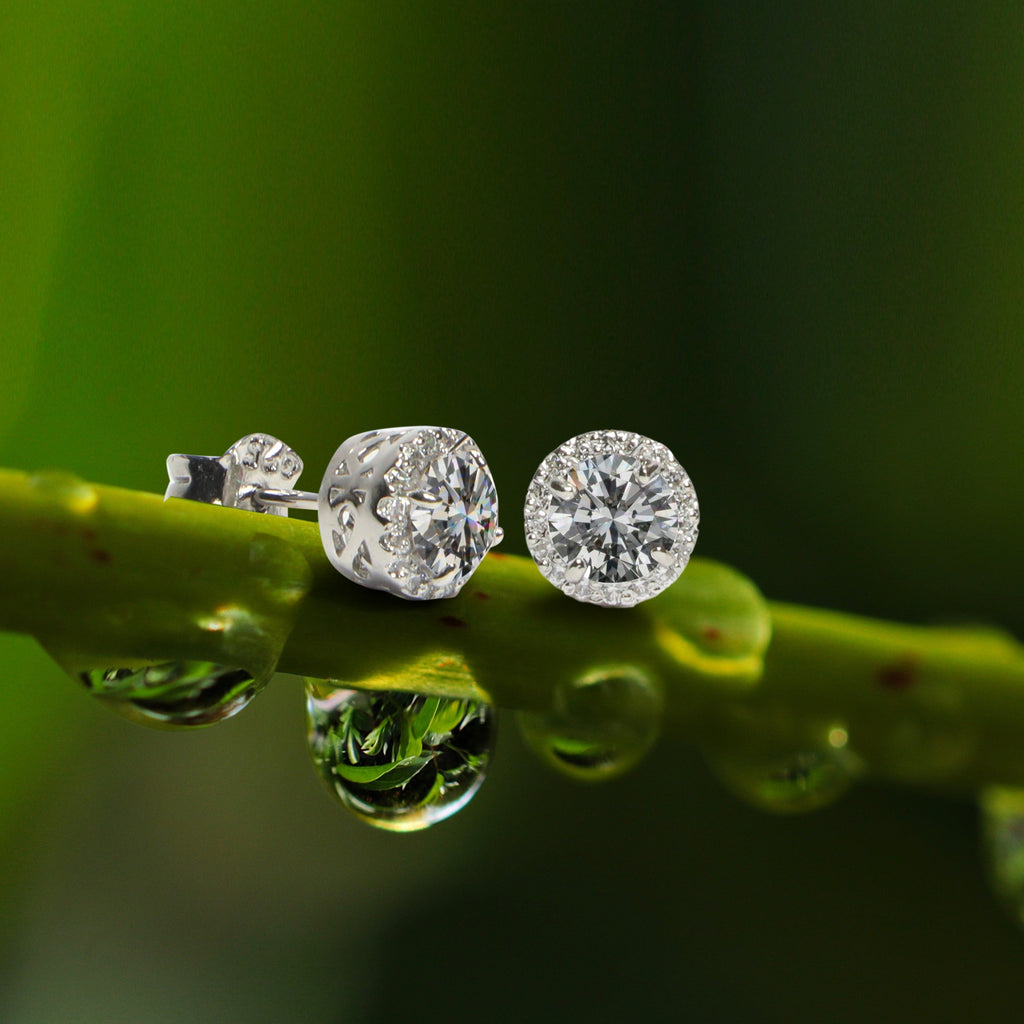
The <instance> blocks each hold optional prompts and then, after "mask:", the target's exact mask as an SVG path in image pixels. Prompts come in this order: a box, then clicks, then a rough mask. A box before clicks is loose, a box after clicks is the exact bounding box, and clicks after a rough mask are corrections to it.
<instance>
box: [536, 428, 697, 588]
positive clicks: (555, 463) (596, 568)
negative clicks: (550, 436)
mask: <svg viewBox="0 0 1024 1024" xmlns="http://www.w3.org/2000/svg"><path fill="white" fill-rule="evenodd" d="M699 518H700V513H699V509H698V506H697V495H696V493H695V492H694V489H693V484H692V483H691V482H690V478H689V477H688V476H687V474H686V470H684V469H683V467H682V466H681V465H680V464H679V463H678V461H677V460H676V458H675V456H674V455H673V454H672V452H670V451H669V450H668V448H666V447H665V446H664V445H663V444H659V443H658V442H657V441H652V440H651V439H650V438H648V437H643V436H642V435H640V434H633V433H630V432H628V431H624V430H595V431H591V432H590V433H586V434H580V435H579V436H577V437H574V438H571V439H570V440H568V441H566V442H565V443H564V444H562V445H559V447H558V448H556V449H555V450H554V451H553V452H552V453H551V454H550V455H549V456H548V457H547V458H546V459H545V460H544V461H543V462H542V463H541V464H540V466H539V467H538V469H537V472H536V473H535V474H534V477H533V480H532V482H531V483H530V487H529V490H528V491H527V496H526V511H525V520H526V543H527V546H528V547H529V549H530V554H531V555H533V558H534V561H535V562H536V563H537V566H538V567H539V569H540V571H541V572H542V573H543V574H544V576H545V577H546V578H547V579H548V580H550V581H551V582H552V583H553V584H554V585H555V586H556V587H558V588H559V589H560V590H562V591H563V592H564V593H566V594H568V595H569V596H570V597H574V598H576V600H578V601H586V602H588V603H589V604H599V605H605V606H608V607H629V606H631V605H635V604H636V603H637V602H639V601H646V600H647V599H648V598H651V597H654V596H655V595H656V594H659V593H661V591H662V590H664V589H665V588H666V587H667V586H668V585H669V584H670V583H672V582H674V581H675V580H676V579H677V578H678V577H679V575H680V573H682V571H683V570H684V569H685V568H686V563H687V562H688V561H689V559H690V553H691V552H692V551H693V547H694V545H695V544H696V543H697V524H698V521H699Z"/></svg>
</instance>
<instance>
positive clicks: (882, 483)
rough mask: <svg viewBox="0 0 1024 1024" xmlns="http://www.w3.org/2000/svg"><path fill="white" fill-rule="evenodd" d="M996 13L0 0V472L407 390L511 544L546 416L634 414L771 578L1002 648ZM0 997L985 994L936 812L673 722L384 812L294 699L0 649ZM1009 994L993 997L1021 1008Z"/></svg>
mask: <svg viewBox="0 0 1024 1024" xmlns="http://www.w3.org/2000/svg"><path fill="white" fill-rule="evenodd" d="M1022 97H1024V7H1022V6H1021V5H1020V4H1018V3H999V2H994V0H978V2H976V3H973V4H971V5H963V4H955V3H949V2H945V0H939V2H936V0H931V2H927V3H925V2H916V3H914V2H910V3H901V4H890V3H881V2H869V3H858V4H828V5H825V4H820V3H792V4H781V5H780V4H763V3H759V2H754V0H749V2H746V3H739V2H737V3H726V4H722V3H711V2H703V3H702V2H693V3H679V4H675V5H658V6H653V5H645V4H637V5H633V4H621V5H618V4H617V5H609V4H575V5H561V4H559V5H555V4H529V3H517V4H486V3H463V4H458V5H444V6H440V5H438V6H435V5H427V4H411V3H408V4H393V3H388V4H352V3H339V2H324V3H321V4H314V3H303V4H280V5H278V4H256V5H253V4H242V3H238V2H225V0H204V2H180V0H179V2H176V3H170V2H166V0H161V2H157V0H150V2H143V0H136V2H128V0H123V2H105V3H96V2H85V0H68V2H66V3H63V4H59V5H57V4H46V3H42V4H38V3H27V2H19V0H11V2H7V3H4V4H2V5H0V440H2V443H3V457H2V460H0V461H2V462H3V463H4V464H6V465H11V466H15V467H22V468H25V469H36V468H41V467H51V466H57V467H61V468H65V469H69V470H72V471H74V472H76V473H78V474H80V475H82V476H84V477H86V478H88V479H92V480H96V481H101V482H105V483H111V484H119V485H123V486H129V487H136V488H141V489H144V490H150V491H162V490H163V487H164V485H165V478H164V468H163V463H164V458H165V456H166V455H167V453H169V452H171V451H185V452H196V453H219V452H221V451H223V450H224V449H225V448H226V447H227V446H228V445H229V444H231V443H232V442H233V441H234V440H236V439H237V438H238V437H240V436H242V435H243V434H246V433H248V432H250V431H253V430H266V431H270V432H272V433H274V434H276V435H277V436H279V437H282V438H284V439H285V440H286V441H287V442H288V443H289V444H291V445H292V446H294V447H295V448H296V449H298V451H299V452H300V453H301V454H302V455H303V457H304V459H305V461H306V466H307V471H306V478H305V482H306V483H307V485H311V486H315V485H316V482H317V480H318V478H319V467H321V466H322V465H324V464H325V462H326V460H327V458H328V457H329V455H330V454H331V453H332V452H333V450H334V448H335V447H336V446H337V444H338V443H339V442H340V441H341V440H342V439H344V438H345V437H347V436H348V435H350V434H352V433H354V432H356V431H358V430H363V429H369V428H371V427H374V426H388V425H393V424H405V423H421V422H422V423H434V422H436V423H444V424H449V425H453V426H459V427H463V428H465V429H467V430H469V431H470V432H471V433H472V434H473V435H474V437H475V438H476V439H477V441H478V442H479V443H480V444H481V446H482V448H483V449H484V451H485V452H486V453H487V455H488V459H489V461H490V463H491V465H492V466H493V467H494V468H495V472H496V475H497V478H498V484H499V490H500V494H501V497H502V500H503V510H504V523H505V526H506V529H507V530H508V533H509V540H508V541H507V543H508V545H509V547H510V549H512V550H517V551H520V552H525V545H524V542H523V538H522V533H521V528H520V526H519V525H517V524H518V522H519V521H520V519H519V516H520V513H519V509H520V502H521V496H522V495H523V493H524V491H525V488H526V485H527V483H528V481H529V478H530V476H531V474H532V472H533V470H534V468H535V467H536V464H537V463H538V462H539V461H540V459H541V457H542V456H544V455H545V454H546V453H547V452H548V451H550V450H551V449H552V448H553V447H555V446H556V445H557V444H558V443H560V442H561V441H563V440H564V439H566V438H567V437H569V436H571V435H573V434H576V433H579V432H581V431H584V430H589V429H594V428H598V427H606V426H608V427H621V428H626V429H631V430H636V431H640V432H643V433H646V434H649V435H651V436H654V437H657V438H659V439H660V440H663V441H664V442H666V443H667V444H669V445H670V446H671V447H672V448H673V449H674V450H675V452H676V454H677V455H678V456H679V457H680V459H681V460H682V462H683V463H684V465H685V466H686V467H687V469H688V470H689V472H690V474H691V475H692V477H693V479H694V481H695V483H696V486H697V489H698V493H699V495H700V499H701V509H702V531H701V541H700V544H699V546H698V552H697V553H698V554H699V555H703V556H706V557H714V558H719V559H722V560H724V561H727V562H729V563H731V564H733V565H735V566H736V567H737V568H739V569H741V570H742V571H744V572H746V573H747V574H749V575H750V576H751V578H752V579H753V580H754V581H755V582H756V583H757V584H758V585H759V586H760V587H761V588H762V589H763V590H764V592H765V593H766V594H767V595H769V596H770V597H773V598H781V599H786V600H794V601H800V602H803V603H808V604H821V605H826V606H832V607H838V608H842V609H846V610H849V611H857V612H862V613H866V614H873V615H884V616H889V617H895V618H901V619H905V620H907V621H914V622H931V621H936V620H939V619H955V620H981V621H991V622H994V623H998V624H1001V625H1003V626H1006V627H1008V628H1010V629H1011V630H1014V631H1015V632H1016V633H1017V635H1018V636H1021V635H1024V602H1022V600H1021V597H1022V584H1021V571H1020V567H1021V565H1022V564H1024V531H1022V530H1021V526H1020V524H1021V511H1022V508H1024V444H1022V440H1021V411H1022V400H1024V345H1022V338H1024V305H1022V299H1024V276H1022V270H1024V102H1022ZM0 648H2V650H3V655H4V659H5V660H4V663H5V665H6V666H7V667H6V671H5V672H4V673H3V675H2V677H0V702H2V703H0V707H2V714H0V814H2V824H0V901H2V915H0V920H2V929H3V930H2V936H0V1018H2V1019H3V1020H4V1021H5V1024H29V1022H33V1024H34V1022H48V1024H49V1022H54V1021H60V1022H62V1024H63V1022H93V1021H103V1022H105V1024H110V1022H121V1021H125V1022H128V1021H131V1022H138V1021H147V1022H149V1021H152V1022H164V1021H167V1022H178V1021H183V1020H189V1021H204V1022H205V1021H232V1022H238V1021H245V1022H249V1021H252V1022H263V1021H267V1022H280V1021H291V1020H294V1021H311V1022H312V1021H316V1022H358V1021H368V1022H375V1021H383V1022H390V1021H399V1020H401V1021H406V1020H409V1019H410V1018H412V1017H414V1016H415V1015H421V1016H422V1017H424V1018H426V1019H431V1018H435V1017H440V1016H450V1017H461V1016H469V1015H472V1016H474V1017H478V1018H480V1019H484V1020H493V1021H523V1020H533V1021H547V1020H558V1021H566V1020H573V1021H575V1020H593V1021H604V1020H609V1021H610V1020H623V1019H624V1020H636V1019H650V1020H686V1021H747V1022H749V1021H766V1022H776V1021H778V1022H804V1021H808V1022H810V1021H814V1022H817V1021H822V1020H832V1021H851V1022H853V1021H857V1022H861V1021H864V1020H868V1019H870V1020H874V1021H882V1022H887V1021H903V1020H907V1019H910V1020H923V1019H928V1020H931V1021H959V1020H967V1019H970V1020H988V1019H996V1017H997V1016H1000V1017H1005V1016H1008V1015H1010V1014H1012V1015H1013V1016H1014V1017H1015V1016H1017V1015H1019V979H1020V976H1021V971H1022V969H1024V935H1021V934H1019V933H1018V931H1017V930H1016V929H1015V928H1014V927H1013V925H1012V924H1011V922H1010V921H1009V920H1008V919H1007V918H1005V917H1004V916H1003V914H1002V912H1001V911H1000V910H999V908H998V907H997V906H996V905H995V903H994V901H993V900H992V899H990V897H989V895H988V893H987V890H986V887H985V880H984V871H983V867H982V864H981V861H980V858H979V856H978V849H977V840H976V821H975V813H974V810H973V808H972V807H971V806H970V805H968V804H964V803H957V802H954V801H950V800H946V799H940V798H935V797H929V796H927V795H923V794H919V793H914V792H909V791H901V790H890V789H883V788H880V787H866V788H863V789H861V790H858V791H857V792H855V793H854V794H853V795H852V796H850V797H848V798H847V799H846V800H845V801H843V802H842V803H840V804H839V805H837V806H835V807H833V808H831V809H829V810H827V811H823V812H819V813H818V814H816V815H812V816H809V817H806V818H800V819H776V818H771V817H767V816H764V815H761V814H758V813H756V812H754V811H751V810H747V809H746V808H745V807H743V806H741V805H739V804H737V803H736V802H735V800H734V799H733V798H732V797H730V796H728V795H727V794H726V793H724V792H723V791H722V790H720V789H719V788H718V787H717V786H716V785H715V784H714V782H713V781H712V780H711V779H710V778H709V776H708V774H707V771H706V769H705V768H704V767H703V765H702V763H701V762H700V760H699V758H698V757H697V756H696V755H695V754H694V753H693V751H692V750H690V749H689V748H687V747H684V746H683V745H681V744H680V743H679V742H678V741H674V740H673V739H672V738H671V737H666V738H665V739H663V741H662V743H661V744H660V745H659V747H658V748H657V749H656V751H655V753H654V754H653V755H652V756H651V757H650V759H649V760H648V761H647V762H646V763H645V764H644V765H643V766H642V767H641V768H639V769H638V770H636V771H635V772H634V773H632V774H631V775H629V776H627V777H625V778H623V779H621V780H619V781H616V782H613V783H610V784H607V785H605V786H602V787H594V788H587V787H583V786H580V785H578V784H574V783H571V782H569V781H563V780H561V779H559V778H556V777H552V776H550V775H549V774H548V773H547V772H546V771H545V770H544V769H543V768H542V767H541V766H539V765H536V764H535V763H534V762H533V761H532V759H531V758H530V757H529V756H527V754H526V753H525V752H524V751H523V749H522V747H521V745H520V743H519V740H518V738H517V736H516V735H515V730H514V728H513V727H512V726H513V723H512V722H511V721H506V722H505V723H504V725H505V728H504V730H503V734H502V736H501V739H500V746H499V751H498V757H497V758H496V759H495V761H494V763H493V767H492V770H491V777H490V779H489V781H488V783H487V784H486V785H485V787H484V788H483V790H482V791H481V793H480V795H479V796H478V797H477V798H476V800H475V801H474V802H473V804H472V805H470V807H469V808H468V809H467V810H466V811H464V812H463V813H462V814H460V815H459V816H458V817H457V818H455V819H453V820H451V821H450V822H448V823H446V824H443V825H441V826H440V827H438V828H436V829H434V830H432V831H430V832H428V833H424V834H422V835H413V836H394V835H389V834H383V833H381V834H378V833H376V832H374V831H372V830H370V829H368V828H366V827H365V826H363V825H361V824H360V823H359V822H357V821H356V820H354V819H351V820H350V819H349V818H348V817H346V816H345V815H344V813H343V812H342V811H341V810H340V809H339V808H337V807H335V806H334V805H333V804H332V802H331V801H330V799H329V797H328V796H327V795H326V794H325V793H324V792H323V791H322V789H321V787H320V784H319V782H318V781H317V779H316V777H315V775H314V772H313V770H312V767H311V765H310V764H309V763H308V760H307V756H306V753H305V749H304V738H303V733H304V725H303V717H302V699H301V689H300V686H299V683H298V681H297V680H295V679H293V678H287V677H280V678H278V680H277V681H276V682H275V684H274V685H273V686H272V687H271V688H270V690H269V691H268V692H267V693H266V694H265V695H264V696H263V697H262V698H261V699H260V700H258V701H257V702H256V703H255V704H254V705H253V706H252V707H251V708H250V709H249V710H248V711H246V712H245V713H244V714H242V715H241V716H239V717H238V718H237V719H235V720H232V721H231V722H229V723H227V724H226V725H223V726H220V727H217V728H213V729H210V730H206V731H200V732H197V733H190V734H186V735H168V734H163V733H158V732H155V731H153V732H150V731H147V730H143V729H140V728H139V727H137V726H132V725H129V724H128V723H126V722H122V721H121V720H119V719H117V718H116V717H115V716H112V715H110V714H109V712H107V711H106V710H104V709H103V708H101V707H100V706H98V705H97V704H95V703H94V702H91V701H90V700H89V699H88V698H87V697H86V695H85V694H84V693H83V692H81V691H80V690H79V689H77V688H76V687H75V686H74V684H73V683H72V682H71V681H70V680H69V679H67V678H65V677H62V676H61V674H60V672H59V671H58V670H57V669H56V668H55V667H54V666H53V665H52V664H51V663H50V662H49V661H48V659H47V658H46V657H45V656H44V655H43V654H42V653H41V652H40V651H39V650H38V648H36V647H35V645H34V644H33V643H32V642H31V641H29V640H27V639H26V638H23V637H9V636H0ZM1011 1019H1012V1018H1011Z"/></svg>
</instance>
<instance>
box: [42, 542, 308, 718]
mask: <svg viewBox="0 0 1024 1024" xmlns="http://www.w3.org/2000/svg"><path fill="white" fill-rule="evenodd" d="M253 554H254V560H255V564H256V565H260V564H261V559H263V557H264V556H266V557H268V558H270V560H271V561H275V560H277V559H279V558H285V556H286V555H287V552H285V551H284V550H283V549H280V548H278V547H277V546H275V545H269V547H264V546H263V545H255V546H254V552H253ZM256 555H259V558H256V557H255V556H256ZM285 563H286V565H287V564H290V559H288V558H285ZM295 569H296V574H293V575H292V576H291V577H288V576H284V577H281V576H278V575H277V574H274V576H273V583H271V581H270V580H268V582H267V584H266V586H265V587H264V588H262V589H261V597H262V598H263V599H264V600H263V603H264V604H265V606H266V607H267V608H268V609H270V610H277V611H280V613H281V614H280V615H277V614H273V615H271V614H260V613H257V612H255V611H254V610H253V609H250V608H245V607H242V606H241V605H237V604H223V605H219V606H217V607H216V608H212V609H210V610H208V611H205V612H201V613H197V614H191V615H190V614H188V613H186V612H185V611H184V610H183V609H181V608H178V607H176V606H174V605H172V604H170V603H162V602H158V601H133V602H132V603H131V604H130V605H124V606H118V607H115V608H111V609H108V610H106V611H105V612H104V613H103V618H104V619H105V620H106V622H107V623H108V624H109V623H110V622H116V623H117V627H118V629H119V630H120V631H121V632H123V634H124V635H125V637H130V638H131V639H132V643H133V646H134V647H135V650H133V651H132V653H131V654H128V655H127V656H125V652H120V654H121V655H122V656H120V657H118V656H117V653H118V652H111V651H110V650H99V649H97V650H93V651H88V650H80V649H73V648H70V647H69V646H68V645H67V643H66V641H65V640H64V638H63V637H55V636H51V637H42V636H41V637H39V638H38V639H39V642H40V643H41V644H42V646H43V647H45V648H46V650H47V652H48V653H49V654H50V656H51V657H52V658H53V659H54V660H55V661H56V662H57V663H58V664H59V665H60V666H61V667H62V668H63V669H64V670H65V671H66V672H67V673H68V674H69V675H70V676H71V678H72V679H74V680H76V682H80V683H83V684H84V685H85V686H86V688H87V689H88V690H89V692H90V693H92V694H94V695H95V696H96V697H98V698H100V699H101V700H102V701H103V702H104V703H105V704H106V705H107V706H108V707H109V708H111V709H112V710H114V711H117V712H118V713H120V714H122V715H124V716H125V717H126V718H129V719H131V720H132V721H134V722H138V723H141V724H143V725H153V726H158V727H167V728H173V727H184V728H193V727H196V726H200V725H212V724H213V723H215V722H222V721H224V720H225V719H227V718H230V717H232V716H233V715H236V714H237V713H238V712H239V711H241V710H242V709H243V708H244V707H246V705H248V703H249V702H250V701H251V700H252V699H253V697H255V696H256V695H257V694H258V693H259V692H260V691H261V690H262V689H263V688H264V687H265V686H266V685H267V683H268V682H269V681H270V679H271V678H272V677H273V674H274V670H275V668H276V666H277V660H278V658H279V657H280V653H281V649H282V647H283V644H284V640H285V639H286V638H287V635H288V629H287V625H288V622H289V621H290V618H289V616H290V614H291V612H292V610H293V608H294V602H295V600H296V592H297V591H298V590H301V587H300V583H301V579H300V578H299V576H300V575H301V573H299V567H298V566H295ZM306 572H308V567H306ZM83 635H88V634H83ZM164 652H166V653H164ZM169 654H170V655H172V656H171V657H168V656H167V655H169ZM161 655H162V656H161Z"/></svg>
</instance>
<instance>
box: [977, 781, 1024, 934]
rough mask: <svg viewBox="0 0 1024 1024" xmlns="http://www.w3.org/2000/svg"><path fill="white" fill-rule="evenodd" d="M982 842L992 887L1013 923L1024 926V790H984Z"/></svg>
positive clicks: (981, 798) (982, 801)
mask: <svg viewBox="0 0 1024 1024" xmlns="http://www.w3.org/2000/svg"><path fill="white" fill-rule="evenodd" d="M978 807H979V810H980V812H981V841H982V844H983V846H984V850H985V857H986V860H987V864H988V876H989V884H990V885H991V886H992V889H993V891H994V892H995V894H996V896H997V897H998V898H999V901H1000V902H1001V903H1002V904H1003V906H1005V907H1006V909H1007V910H1008V911H1009V912H1010V914H1011V916H1012V917H1013V919H1014V920H1015V921H1016V922H1017V923H1018V924H1019V925H1021V926H1024V790H1022V789H1007V788H1004V787H1001V786H993V787H990V788H989V789H985V790H982V793H981V795H980V797H979V799H978Z"/></svg>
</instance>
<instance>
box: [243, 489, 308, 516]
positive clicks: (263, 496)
mask: <svg viewBox="0 0 1024 1024" xmlns="http://www.w3.org/2000/svg"><path fill="white" fill-rule="evenodd" d="M252 503H253V505H254V506H256V507H257V508H259V509H260V511H264V510H266V511H269V508H268V507H267V506H270V507H277V508H283V509H289V508H304V509H306V511H308V512H315V511H316V510H317V508H319V506H320V496H319V495H317V494H314V493H313V492H312V491H281V490H275V489H274V488H270V487H261V488H259V489H258V490H257V491H256V492H255V493H254V494H253V496H252Z"/></svg>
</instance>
